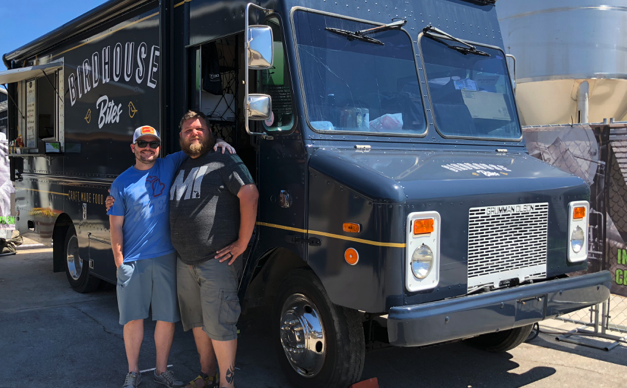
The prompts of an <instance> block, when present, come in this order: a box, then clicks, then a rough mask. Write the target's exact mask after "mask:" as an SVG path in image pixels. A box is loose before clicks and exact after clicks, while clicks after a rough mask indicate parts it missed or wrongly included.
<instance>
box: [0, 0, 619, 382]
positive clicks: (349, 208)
mask: <svg viewBox="0 0 627 388" xmlns="http://www.w3.org/2000/svg"><path fill="white" fill-rule="evenodd" d="M3 60H4V62H5V64H6V66H7V68H8V70H7V71H5V72H2V73H0V83H3V84H8V90H9V96H10V100H11V101H14V103H11V104H9V109H8V114H9V136H10V139H16V138H17V137H18V136H20V137H21V138H22V139H23V142H24V146H23V147H17V148H16V149H15V150H14V151H13V152H12V154H11V174H12V180H13V183H14V186H15V189H16V193H15V203H14V210H13V215H14V216H15V220H16V221H15V222H16V226H17V228H18V229H19V230H20V232H21V233H22V234H23V235H24V236H27V237H30V238H34V239H38V240H40V241H42V242H47V243H50V242H53V262H52V263H51V264H52V267H53V270H54V271H65V272H66V274H67V279H68V281H69V283H70V285H71V286H72V287H73V288H74V289H75V290H76V291H78V292H89V291H91V290H94V289H95V288H96V287H97V286H98V283H100V282H102V281H106V282H115V266H114V261H113V256H112V253H111V245H110V239H109V223H108V218H107V216H106V213H105V198H106V196H107V190H108V188H109V186H110V184H111V182H112V181H113V179H114V178H115V177H116V176H117V175H118V174H119V173H121V172H122V171H124V170H125V169H126V168H128V167H129V166H130V165H132V164H133V162H134V159H133V156H132V154H131V153H130V152H129V144H130V143H131V141H132V140H131V139H132V133H133V130H134V129H135V128H136V127H139V126H140V125H151V126H153V127H155V128H158V129H159V131H160V132H161V134H162V142H163V144H162V149H163V150H164V154H167V153H171V152H175V151H177V150H178V149H179V146H178V139H177V137H178V128H177V126H178V120H179V118H180V117H181V116H182V115H183V113H184V112H186V111H187V110H188V109H197V110H201V111H203V112H205V113H206V114H207V115H208V117H209V120H210V124H211V128H212V130H213V131H214V133H215V134H216V136H220V137H222V138H223V139H225V140H227V141H228V142H230V143H231V144H233V146H234V147H235V148H236V150H237V153H238V154H239V155H240V157H241V159H242V160H243V162H244V163H245V164H246V166H247V167H248V169H249V170H250V171H251V173H252V175H253V177H254V178H255V181H256V183H257V186H258V189H259V192H260V197H259V210H258V216H257V224H256V228H255V233H254V236H253V239H252V241H251V244H250V247H249V249H248V250H247V251H246V253H245V255H244V257H243V258H242V260H244V269H243V271H242V275H241V280H240V300H241V302H242V303H243V305H244V307H245V308H246V307H263V311H264V312H266V313H267V315H268V317H269V319H270V320H269V322H271V328H272V335H273V342H274V347H275V348H276V351H277V354H278V356H279V357H278V360H279V362H280V364H281V367H282V369H283V371H284V372H285V374H286V376H287V377H288V379H289V381H290V382H291V383H292V384H293V385H295V386H300V387H347V386H349V385H350V384H352V383H354V382H356V381H358V380H359V377H360V376H361V374H362V370H363V366H364V359H365V352H366V348H368V347H369V345H370V344H374V343H381V342H382V343H386V344H390V345H392V346H426V345H433V344H440V343H447V342H451V341H458V340H466V341H467V342H468V343H469V344H472V345H474V346H477V347H480V348H483V349H486V350H490V351H506V350H509V349H511V348H513V347H515V346H517V345H519V344H520V343H522V342H523V341H524V340H525V339H526V337H527V336H528V334H529V332H530V330H531V326H532V324H534V323H535V322H538V321H541V320H543V319H546V318H550V317H554V316H556V315H559V314H563V313H567V312H570V311H574V310H576V309H580V308H584V307H587V306H591V305H594V304H597V303H600V302H602V301H603V300H605V299H606V298H607V297H608V296H609V290H608V287H609V284H610V277H609V274H608V273H607V272H600V273H595V274H589V275H585V276H577V277H569V276H568V275H569V274H571V273H574V272H577V271H581V270H584V269H585V268H586V266H587V263H586V258H587V247H588V239H589V237H588V215H589V203H588V201H589V195H590V194H589V193H590V191H589V188H588V186H587V185H586V183H585V182H584V181H583V180H582V179H580V178H578V177H576V176H573V175H571V174H568V173H565V172H563V171H560V170H558V169H556V168H553V167H551V166H549V165H548V164H546V163H544V162H542V161H540V160H537V159H535V158H533V157H530V156H529V155H528V153H527V151H526V147H525V142H524V139H523V136H522V133H521V126H520V120H519V117H518V113H517V109H516V101H515V98H514V93H513V89H512V83H511V79H510V75H509V72H508V68H507V64H506V56H505V53H504V51H503V42H502V37H501V34H500V31H499V24H498V19H497V15H496V11H495V8H494V0H474V1H471V0H423V1H398V0H389V1H372V0H368V1H367V0H359V1H353V0H351V1H345V2H335V1H309V0H272V1H258V2H255V3H248V2H246V1H216V0H184V1H182V0H175V1H172V0H161V1H159V2H158V1H150V0H136V1H130V0H110V1H108V2H106V3H104V4H103V5H101V6H100V7H98V8H95V9H94V10H92V11H90V12H88V13H86V14H84V15H83V16H80V17H79V18H77V19H75V20H73V21H71V22H69V23H68V24H66V25H63V26H61V27H59V28H58V29H56V30H54V31H52V32H50V33H49V34H47V35H44V36H42V37H40V38H39V39H37V40H35V41H33V42H31V43H29V44H27V45H25V46H23V47H20V48H18V49H16V50H14V51H12V52H10V53H6V54H4V56H3ZM187 195H189V194H187ZM137 227H141V225H137Z"/></svg>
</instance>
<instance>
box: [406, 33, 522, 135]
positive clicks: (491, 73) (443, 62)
mask: <svg viewBox="0 0 627 388" xmlns="http://www.w3.org/2000/svg"><path fill="white" fill-rule="evenodd" d="M469 43H472V45H475V46H477V47H480V48H481V50H482V51H483V52H485V53H487V54H489V55H490V56H483V55H476V54H474V53H472V52H464V51H463V50H457V49H456V47H460V48H463V47H465V46H464V45H463V44H461V43H458V42H456V41H454V40H451V39H448V38H446V37H444V36H442V37H439V36H438V37H434V36H431V35H430V34H424V33H421V34H419V36H418V46H419V49H420V56H421V60H422V62H423V64H424V69H425V78H426V84H427V91H428V94H429V104H430V105H431V111H432V112H433V117H434V126H435V129H436V131H438V133H439V134H440V135H441V136H442V137H444V138H454V139H472V140H489V141H506V142H521V141H522V139H523V135H522V128H521V126H520V119H519V117H518V110H517V108H516V102H515V99H514V91H513V87H512V83H511V78H510V75H509V69H508V67H507V62H506V60H505V58H506V56H505V53H504V52H503V50H502V49H501V48H500V47H495V46H490V45H485V44H481V43H476V42H469Z"/></svg>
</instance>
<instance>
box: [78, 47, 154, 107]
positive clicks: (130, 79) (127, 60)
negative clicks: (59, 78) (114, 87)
mask: <svg viewBox="0 0 627 388" xmlns="http://www.w3.org/2000/svg"><path fill="white" fill-rule="evenodd" d="M160 56H161V51H160V49H159V46H157V45H152V46H151V47H150V48H149V47H148V44H146V42H141V43H139V44H136V43H135V42H126V43H125V44H124V45H122V43H116V44H115V45H113V47H112V46H111V45H108V46H104V47H102V49H100V50H97V51H95V52H94V53H93V54H92V55H91V57H89V58H85V59H84V60H83V62H82V63H81V64H80V65H79V66H78V67H77V68H76V72H74V73H71V74H70V75H68V79H67V83H68V90H69V94H70V104H71V106H74V104H76V101H77V100H78V99H80V98H82V97H83V96H84V95H86V94H87V93H89V92H90V91H93V90H96V89H98V87H99V86H102V85H105V84H107V83H110V82H119V83H126V84H136V85H144V84H145V85H146V86H148V87H149V88H151V89H155V88H156V87H157V80H158V78H159V74H158V73H159V57H160ZM116 107H117V106H116ZM115 113H117V109H116V112H115Z"/></svg>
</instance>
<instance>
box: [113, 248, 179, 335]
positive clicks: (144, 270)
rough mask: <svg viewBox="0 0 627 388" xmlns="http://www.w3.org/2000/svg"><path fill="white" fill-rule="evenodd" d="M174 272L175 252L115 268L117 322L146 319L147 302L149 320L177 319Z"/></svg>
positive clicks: (171, 320) (165, 320) (172, 320)
mask: <svg viewBox="0 0 627 388" xmlns="http://www.w3.org/2000/svg"><path fill="white" fill-rule="evenodd" d="M175 271H176V252H173V253H170V254H168V255H165V256H160V257H155V258H153V259H143V260H137V261H131V262H128V263H122V265H121V266H120V267H119V268H118V271H117V277H118V286H117V294H118V310H119V311H120V325H126V324H127V323H129V322H130V321H134V320H137V319H146V318H148V316H149V311H150V305H151V304H152V320H153V321H164V322H178V321H180V320H181V318H180V315H179V309H178V305H177V303H176V273H175Z"/></svg>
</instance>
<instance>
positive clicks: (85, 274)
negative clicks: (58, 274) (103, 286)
mask: <svg viewBox="0 0 627 388" xmlns="http://www.w3.org/2000/svg"><path fill="white" fill-rule="evenodd" d="M63 247H64V249H63V258H64V259H65V274H66V275H67V280H68V282H69V283H70V286H72V289H73V290H74V291H77V292H80V293H87V292H92V291H94V290H95V289H96V288H97V287H98V284H99V283H100V279H98V278H95V277H93V276H91V275H90V274H89V264H88V262H87V260H83V259H82V258H81V257H80V254H79V249H78V237H77V236H76V229H74V225H70V227H69V228H68V229H67V232H66V234H65V244H64V245H63Z"/></svg>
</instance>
